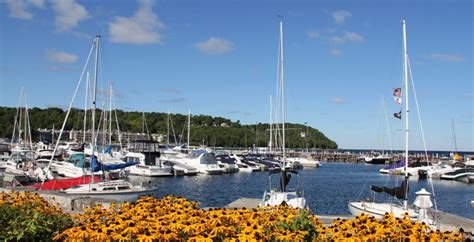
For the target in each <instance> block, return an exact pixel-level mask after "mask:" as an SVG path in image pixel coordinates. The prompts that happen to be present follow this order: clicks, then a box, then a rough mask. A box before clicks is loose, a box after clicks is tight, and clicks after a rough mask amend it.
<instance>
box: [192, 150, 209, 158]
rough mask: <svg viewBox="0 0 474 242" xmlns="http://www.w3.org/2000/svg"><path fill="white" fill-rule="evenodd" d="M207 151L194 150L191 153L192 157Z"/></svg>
mask: <svg viewBox="0 0 474 242" xmlns="http://www.w3.org/2000/svg"><path fill="white" fill-rule="evenodd" d="M204 153H207V152H206V151H205V150H194V151H193V152H191V154H189V158H190V159H196V158H198V157H199V156H200V155H201V154H204Z"/></svg>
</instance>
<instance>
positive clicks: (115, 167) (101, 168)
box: [92, 156, 139, 172]
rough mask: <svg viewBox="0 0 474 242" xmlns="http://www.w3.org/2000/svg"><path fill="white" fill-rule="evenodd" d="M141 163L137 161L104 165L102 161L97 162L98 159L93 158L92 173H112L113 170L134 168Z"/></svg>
mask: <svg viewBox="0 0 474 242" xmlns="http://www.w3.org/2000/svg"><path fill="white" fill-rule="evenodd" d="M138 163H139V162H138V161H137V160H136V159H133V160H129V161H127V162H124V163H118V164H117V163H114V164H103V163H101V162H100V161H97V157H96V156H93V157H92V171H93V172H97V171H111V170H118V169H123V168H125V167H129V166H133V165H136V164H138Z"/></svg>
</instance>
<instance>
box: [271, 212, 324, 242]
mask: <svg viewBox="0 0 474 242" xmlns="http://www.w3.org/2000/svg"><path fill="white" fill-rule="evenodd" d="M310 216H311V214H310V213H309V211H308V210H306V209H300V211H299V212H298V215H297V216H296V217H294V218H293V219H292V220H291V221H289V222H280V223H279V224H278V225H277V227H279V228H280V229H283V230H289V231H293V232H294V231H306V232H308V234H307V235H306V236H305V238H304V240H305V241H313V239H315V238H316V237H318V231H317V229H316V227H315V225H314V223H313V222H312V221H311V219H310Z"/></svg>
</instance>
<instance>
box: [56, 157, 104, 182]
mask: <svg viewBox="0 0 474 242" xmlns="http://www.w3.org/2000/svg"><path fill="white" fill-rule="evenodd" d="M90 166H91V164H90V157H87V156H86V155H85V154H84V153H74V154H71V155H70V156H69V157H68V158H67V159H66V160H64V161H55V160H53V161H52V163H51V165H50V170H51V171H54V172H56V173H58V174H59V175H61V176H65V177H70V178H76V177H81V176H88V175H91V169H90ZM101 174H102V171H97V172H94V175H101Z"/></svg>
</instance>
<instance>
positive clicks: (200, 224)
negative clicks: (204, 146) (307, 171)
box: [54, 196, 463, 241]
mask: <svg viewBox="0 0 474 242" xmlns="http://www.w3.org/2000/svg"><path fill="white" fill-rule="evenodd" d="M197 205H198V203H197V202H193V201H188V200H186V199H184V198H180V197H174V196H167V197H164V198H162V199H155V198H151V197H143V198H141V199H139V200H138V201H136V202H135V203H122V204H113V205H112V206H111V207H110V208H107V209H106V208H103V207H101V206H96V207H94V208H91V209H88V210H87V211H85V212H84V214H82V215H78V216H76V217H75V219H76V222H77V226H76V227H72V228H69V229H67V230H65V231H63V232H62V233H60V234H58V235H56V236H55V237H54V240H73V239H75V240H88V241H104V240H116V241H128V240H138V241H157V240H189V241H213V240H218V241H221V240H236V239H238V240H239V241H246V240H254V239H257V240H279V241H308V240H350V239H358V240H364V241H378V240H402V239H403V240H405V239H408V240H434V241H437V240H442V239H448V240H462V239H463V237H462V236H463V234H462V233H461V232H440V231H433V230H432V229H430V228H429V226H427V225H425V224H422V223H415V222H411V221H410V220H408V219H397V218H394V217H392V216H390V215H388V214H387V215H386V216H385V217H384V218H383V219H381V220H376V219H374V218H373V217H369V216H367V215H361V216H357V217H356V218H354V219H348V220H341V219H336V220H334V222H333V223H332V224H331V225H329V226H324V225H323V224H322V223H321V222H320V221H319V220H318V218H317V217H316V216H314V215H312V214H310V212H309V211H308V210H298V209H293V208H290V207H287V206H279V207H271V208H270V207H266V208H257V209H251V210H250V209H245V208H243V209H209V210H202V209H199V208H197Z"/></svg>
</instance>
